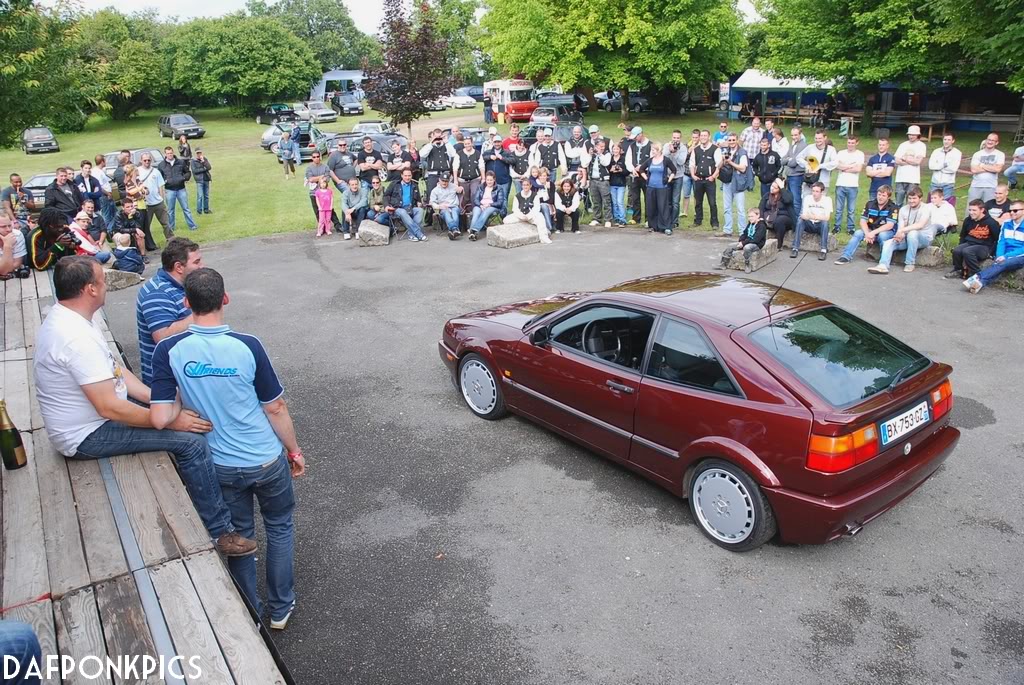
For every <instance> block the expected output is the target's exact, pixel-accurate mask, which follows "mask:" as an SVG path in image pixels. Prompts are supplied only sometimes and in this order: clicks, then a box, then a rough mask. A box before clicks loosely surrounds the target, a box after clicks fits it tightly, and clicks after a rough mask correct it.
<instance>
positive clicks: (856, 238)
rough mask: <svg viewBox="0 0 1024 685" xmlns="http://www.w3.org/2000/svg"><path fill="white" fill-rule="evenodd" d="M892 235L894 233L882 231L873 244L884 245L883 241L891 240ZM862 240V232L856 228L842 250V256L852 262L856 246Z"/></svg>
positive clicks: (894, 232)
mask: <svg viewBox="0 0 1024 685" xmlns="http://www.w3.org/2000/svg"><path fill="white" fill-rule="evenodd" d="M894 235H896V231H882V232H881V233H879V234H878V235H876V236H875V242H877V243H878V244H879V245H884V244H885V241H886V240H889V239H891V238H892V237H893V236H894ZM862 240H864V231H862V230H861V229H859V228H858V229H857V230H856V231H855V232H854V234H853V237H852V238H850V242H848V243H847V244H846V249H845V250H843V256H844V257H846V258H847V259H849V260H851V261H852V260H853V255H854V253H855V252H856V251H857V246H859V245H860V242H861V241H862Z"/></svg>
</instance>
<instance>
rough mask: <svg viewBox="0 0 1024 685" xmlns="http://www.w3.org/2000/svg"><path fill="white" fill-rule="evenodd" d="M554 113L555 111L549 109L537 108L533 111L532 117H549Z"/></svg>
mask: <svg viewBox="0 0 1024 685" xmlns="http://www.w3.org/2000/svg"><path fill="white" fill-rule="evenodd" d="M554 113H555V110H554V109H552V108H551V107H538V108H537V109H535V110H534V111H533V114H534V116H538V117H549V116H551V115H552V114H554Z"/></svg>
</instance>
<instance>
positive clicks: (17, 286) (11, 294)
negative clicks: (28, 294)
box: [4, 278, 21, 303]
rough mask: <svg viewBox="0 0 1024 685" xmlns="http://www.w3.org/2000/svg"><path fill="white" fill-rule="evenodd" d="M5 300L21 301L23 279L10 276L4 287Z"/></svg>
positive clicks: (9, 301) (8, 301)
mask: <svg viewBox="0 0 1024 685" xmlns="http://www.w3.org/2000/svg"><path fill="white" fill-rule="evenodd" d="M4 302H7V303H11V302H21V279H20V278H9V279H7V281H6V283H5V287H4Z"/></svg>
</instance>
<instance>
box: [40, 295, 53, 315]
mask: <svg viewBox="0 0 1024 685" xmlns="http://www.w3.org/2000/svg"><path fill="white" fill-rule="evenodd" d="M38 302H39V319H40V320H41V321H46V315H47V314H49V313H50V309H51V308H52V307H53V303H54V299H53V295H48V296H47V297H40V298H39V300H38Z"/></svg>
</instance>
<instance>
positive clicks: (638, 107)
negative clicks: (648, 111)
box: [633, 102, 644, 114]
mask: <svg viewBox="0 0 1024 685" xmlns="http://www.w3.org/2000/svg"><path fill="white" fill-rule="evenodd" d="M633 111H634V112H636V113H637V114H639V113H640V112H642V111H644V107H643V105H641V104H640V103H639V102H638V103H636V104H635V105H633Z"/></svg>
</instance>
